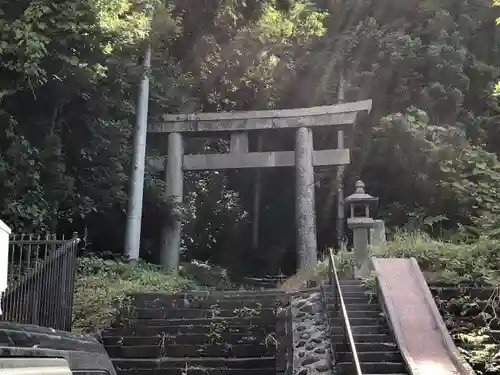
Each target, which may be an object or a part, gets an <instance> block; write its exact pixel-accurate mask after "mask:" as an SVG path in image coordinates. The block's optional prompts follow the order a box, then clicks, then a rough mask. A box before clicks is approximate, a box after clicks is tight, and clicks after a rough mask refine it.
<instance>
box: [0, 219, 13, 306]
mask: <svg viewBox="0 0 500 375" xmlns="http://www.w3.org/2000/svg"><path fill="white" fill-rule="evenodd" d="M10 233H11V229H10V228H9V227H8V226H7V224H5V223H4V222H3V221H2V220H0V315H3V312H2V297H3V293H4V292H5V290H6V289H7V278H8V272H9V236H10Z"/></svg>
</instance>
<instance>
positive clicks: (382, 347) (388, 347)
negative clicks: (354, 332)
mask: <svg viewBox="0 0 500 375" xmlns="http://www.w3.org/2000/svg"><path fill="white" fill-rule="evenodd" d="M336 350H337V351H338V352H339V353H340V352H350V351H351V348H350V346H349V344H339V345H336ZM398 350H399V348H398V346H397V344H396V343H394V342H360V343H356V351H357V352H358V353H384V352H395V351H398Z"/></svg>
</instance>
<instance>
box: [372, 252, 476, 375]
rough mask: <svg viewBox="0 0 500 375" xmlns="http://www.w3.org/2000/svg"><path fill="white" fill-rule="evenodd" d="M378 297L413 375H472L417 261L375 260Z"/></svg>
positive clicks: (412, 259)
mask: <svg viewBox="0 0 500 375" xmlns="http://www.w3.org/2000/svg"><path fill="white" fill-rule="evenodd" d="M372 262H373V266H374V270H375V273H376V275H377V280H378V285H379V296H380V297H379V298H380V303H381V305H382V308H383V309H384V313H385V314H386V317H387V320H388V322H389V325H390V327H391V329H392V331H393V334H394V337H395V339H396V341H397V343H398V346H399V349H400V351H401V354H402V355H403V358H404V359H405V361H406V363H407V365H408V370H409V371H410V373H411V374H413V375H473V374H474V371H473V370H472V368H471V367H470V366H469V365H468V364H467V363H466V362H465V360H464V359H463V358H462V357H461V355H460V353H459V352H458V350H457V348H456V346H455V344H454V343H453V339H452V338H451V336H450V334H449V333H448V330H447V328H446V325H445V323H444V321H443V319H442V318H441V315H440V314H439V310H438V309H437V306H436V304H435V303H434V299H433V297H432V294H431V292H430V290H429V288H428V286H427V283H426V281H425V278H424V275H423V274H422V272H421V271H420V267H419V266H418V263H417V261H416V260H415V259H414V258H410V259H399V258H388V259H380V258H373V259H372Z"/></svg>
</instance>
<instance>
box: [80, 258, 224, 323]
mask: <svg viewBox="0 0 500 375" xmlns="http://www.w3.org/2000/svg"><path fill="white" fill-rule="evenodd" d="M188 268H189V269H186V268H185V267H181V270H180V274H179V276H172V275H169V274H166V273H164V272H162V271H161V269H160V268H159V267H158V266H156V265H152V264H149V263H145V262H137V263H128V262H125V261H122V260H104V259H102V258H99V257H97V256H93V255H91V256H86V257H83V258H80V259H79V260H78V267H77V275H76V282H75V299H74V307H73V330H74V331H77V332H89V331H96V330H99V329H101V328H103V327H105V326H107V325H109V323H110V321H111V320H112V319H113V317H114V316H115V315H116V313H117V307H118V306H119V305H120V304H122V303H123V302H124V301H125V300H126V299H127V296H128V295H129V294H130V293H133V292H164V293H175V292H178V291H181V290H188V289H189V290H192V289H200V288H205V287H206V286H205V284H202V283H201V282H203V281H205V282H210V283H212V284H213V285H209V286H220V285H228V284H229V280H228V279H227V273H225V271H224V270H222V269H218V268H217V269H215V270H214V269H213V267H210V266H209V265H206V264H205V265H204V272H203V273H200V272H196V270H197V268H198V267H196V266H192V267H188ZM211 271H213V272H214V275H213V276H212V277H211V278H210V277H209V274H210V272H211ZM189 272H193V273H194V274H195V276H194V277H193V276H190V273H189ZM200 275H201V276H200ZM200 281H201V282H200Z"/></svg>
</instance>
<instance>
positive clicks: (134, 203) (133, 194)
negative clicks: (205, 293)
mask: <svg viewBox="0 0 500 375" xmlns="http://www.w3.org/2000/svg"><path fill="white" fill-rule="evenodd" d="M143 68H144V69H143V73H142V79H141V83H140V85H139V95H138V100H137V107H136V108H137V110H136V126H135V132H134V156H133V164H132V175H131V178H130V190H129V201H128V210H127V226H126V229H125V250H124V255H125V256H126V257H128V258H129V259H130V260H133V261H136V260H138V259H139V250H140V245H141V220H142V200H143V194H144V164H145V162H146V135H147V126H148V102H149V69H150V68H151V44H150V43H148V45H147V47H146V52H145V54H144V61H143Z"/></svg>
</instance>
